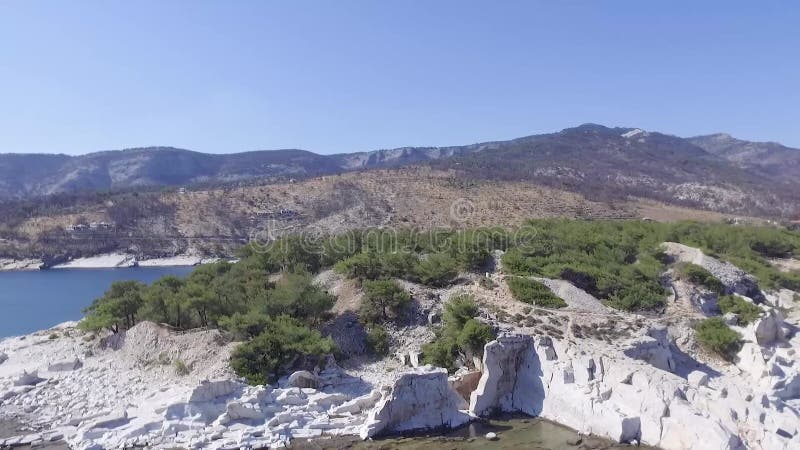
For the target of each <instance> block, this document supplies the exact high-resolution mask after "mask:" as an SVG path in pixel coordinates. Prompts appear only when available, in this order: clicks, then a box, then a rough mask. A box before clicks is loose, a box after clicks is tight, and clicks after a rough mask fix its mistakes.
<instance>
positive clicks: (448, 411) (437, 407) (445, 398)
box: [360, 366, 471, 439]
mask: <svg viewBox="0 0 800 450" xmlns="http://www.w3.org/2000/svg"><path fill="white" fill-rule="evenodd" d="M462 403H463V399H462V398H461V397H460V396H459V395H458V393H456V392H455V391H454V390H453V389H452V388H451V387H450V385H449V384H448V382H447V371H446V370H445V369H438V368H433V367H431V366H423V367H420V368H417V369H414V370H412V371H410V372H407V373H404V374H402V375H401V376H400V377H399V378H398V379H397V381H395V383H394V385H393V386H391V387H386V388H384V391H383V392H382V395H381V399H380V400H379V401H378V403H377V405H376V406H375V408H374V409H373V410H372V411H371V412H370V413H369V416H368V417H367V421H366V423H365V424H364V426H363V428H362V429H361V433H360V435H361V437H362V438H363V439H366V438H369V437H373V436H376V435H378V434H381V433H386V432H403V431H419V430H431V429H437V428H452V427H457V426H459V425H463V424H465V423H467V422H469V421H470V420H471V417H470V416H469V415H468V414H467V413H466V412H464V411H460V410H459V408H458V407H459V405H460V404H462Z"/></svg>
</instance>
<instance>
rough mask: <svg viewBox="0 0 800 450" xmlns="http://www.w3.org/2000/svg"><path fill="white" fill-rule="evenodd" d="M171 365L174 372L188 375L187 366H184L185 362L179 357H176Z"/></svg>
mask: <svg viewBox="0 0 800 450" xmlns="http://www.w3.org/2000/svg"><path fill="white" fill-rule="evenodd" d="M172 367H173V368H175V374H176V375H180V376H185V375H189V372H191V371H190V370H189V368H188V367H187V366H186V363H185V362H183V361H182V360H180V359H176V360H175V361H173V362H172Z"/></svg>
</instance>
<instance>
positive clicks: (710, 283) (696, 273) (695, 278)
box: [675, 263, 725, 294]
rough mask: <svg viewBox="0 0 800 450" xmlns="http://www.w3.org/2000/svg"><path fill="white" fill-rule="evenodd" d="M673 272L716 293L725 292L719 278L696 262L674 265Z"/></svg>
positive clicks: (682, 278)
mask: <svg viewBox="0 0 800 450" xmlns="http://www.w3.org/2000/svg"><path fill="white" fill-rule="evenodd" d="M675 273H676V274H677V276H678V278H679V279H681V280H685V281H688V282H690V283H694V284H698V285H700V286H703V287H705V288H706V289H708V290H710V291H712V292H716V293H717V294H722V293H723V292H725V285H723V284H722V282H721V281H719V278H717V277H715V276H714V275H713V274H712V273H711V272H709V271H708V270H706V269H704V268H702V267H700V266H698V265H697V264H692V263H682V264H678V265H677V266H676V267H675Z"/></svg>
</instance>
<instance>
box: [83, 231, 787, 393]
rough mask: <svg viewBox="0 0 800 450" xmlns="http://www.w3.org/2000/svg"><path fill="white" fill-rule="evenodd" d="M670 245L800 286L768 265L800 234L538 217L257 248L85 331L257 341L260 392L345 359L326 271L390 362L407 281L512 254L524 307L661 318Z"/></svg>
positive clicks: (121, 291) (248, 371) (450, 342)
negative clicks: (512, 223)
mask: <svg viewBox="0 0 800 450" xmlns="http://www.w3.org/2000/svg"><path fill="white" fill-rule="evenodd" d="M665 241H675V242H681V243H683V244H686V245H691V246H695V247H699V248H701V249H702V250H703V251H705V252H707V253H708V254H711V255H714V256H716V257H719V258H721V259H723V260H727V261H730V262H732V263H733V264H736V265H737V266H739V267H741V268H742V269H744V270H746V271H748V272H750V273H753V274H755V275H756V276H757V277H758V279H759V281H760V283H761V285H762V287H766V288H776V287H786V288H789V289H800V274H797V273H783V272H779V271H778V270H776V269H775V268H773V267H772V266H771V265H770V263H769V260H768V258H772V257H776V256H781V257H786V256H793V257H798V256H800V255H799V254H800V233H797V232H792V231H786V230H782V229H778V228H771V227H770V228H767V227H763V228H758V227H746V226H730V225H722V224H720V225H711V224H698V223H692V222H684V223H676V224H661V223H653V222H639V221H568V220H534V221H529V222H527V223H526V224H524V225H523V226H522V227H520V228H519V229H516V230H503V229H496V228H480V229H474V230H460V231H455V230H434V231H431V232H426V233H420V232H414V231H412V230H359V231H351V232H348V233H346V234H343V235H339V236H334V237H331V238H308V237H300V236H287V237H285V238H281V239H278V240H277V241H274V242H272V243H270V244H269V245H263V244H250V245H247V246H245V247H243V248H242V249H241V250H240V254H239V256H240V262H238V263H236V264H229V263H225V262H220V263H216V264H208V265H203V266H201V267H198V268H197V269H196V270H195V271H194V272H193V273H192V274H191V275H189V276H188V277H186V278H184V279H181V278H177V277H171V276H170V277H164V278H162V279H160V280H158V281H156V282H155V283H153V284H151V285H149V286H146V285H144V284H142V283H138V282H133V281H126V282H117V283H114V284H113V285H112V286H111V287H110V288H109V290H108V291H107V292H106V293H105V294H104V295H103V296H102V297H100V298H98V299H96V300H95V301H94V302H93V303H92V304H91V305H90V306H89V307H88V308H86V310H85V313H86V319H85V320H84V321H82V322H81V327H83V328H84V329H86V330H91V331H97V330H101V329H105V330H110V331H111V332H120V331H123V330H125V329H128V328H130V327H132V326H134V325H135V324H136V323H137V322H139V321H141V320H151V321H155V322H159V323H164V324H168V325H170V326H172V327H176V328H178V329H184V330H185V329H191V328H197V327H218V328H221V329H223V330H226V331H227V332H229V333H231V335H232V336H233V337H234V338H236V339H239V340H242V341H245V344H243V345H242V346H241V349H240V350H239V351H238V352H237V357H236V358H235V359H236V361H238V362H237V363H236V365H235V367H236V370H237V371H239V373H240V374H242V375H243V376H245V377H247V378H248V379H249V380H251V381H254V382H255V381H257V380H271V379H274V378H275V377H277V376H280V374H281V373H282V372H281V371H284V370H288V368H289V366H290V364H291V363H292V362H293V361H307V359H306V358H311V360H314V359H316V358H320V357H322V355H323V354H325V353H329V352H333V351H335V348H334V346H333V343H332V342H331V341H329V340H326V339H323V338H322V337H321V336H320V335H319V333H318V332H317V331H315V330H316V329H318V328H319V326H320V325H321V324H322V323H323V322H324V321H325V320H326V319H327V317H328V314H329V311H330V308H331V307H332V305H333V304H334V300H335V299H334V297H333V296H332V295H330V294H328V293H327V292H325V290H324V289H323V288H321V287H319V286H317V285H316V284H314V282H313V279H314V278H313V274H315V273H317V272H318V271H319V270H321V269H323V268H329V267H333V268H335V269H336V270H337V271H339V272H340V273H342V274H344V275H345V276H347V277H350V278H354V279H358V280H360V281H361V283H362V286H363V288H364V292H365V295H364V302H363V305H362V307H361V310H360V315H361V320H362V321H363V322H364V323H365V324H367V328H368V330H370V331H369V334H370V343H369V345H370V347H371V349H372V351H373V352H375V353H382V352H383V351H385V350H386V349H388V347H387V346H386V344H385V343H386V342H387V341H388V340H387V339H385V337H386V336H385V329H383V328H382V327H380V325H381V324H383V323H386V322H389V321H397V320H398V319H400V320H401V319H402V318H403V317H404V315H405V311H406V309H407V307H408V306H409V304H410V297H409V296H408V294H407V293H406V292H405V291H404V290H403V289H402V287H401V286H400V285H399V284H398V283H397V282H396V281H395V280H396V279H405V280H409V281H413V282H419V283H424V284H427V285H430V286H446V285H448V284H450V283H452V282H453V280H454V279H455V277H456V276H457V274H458V273H459V271H475V272H479V273H480V272H481V271H482V270H483V268H484V266H485V265H486V264H487V262H488V258H489V256H490V255H491V253H492V252H493V251H495V250H504V251H505V254H504V256H503V261H502V262H503V267H504V270H505V271H506V272H509V273H510V274H514V275H519V276H520V277H519V278H517V277H509V286H510V287H511V289H512V292H513V293H514V296H515V297H516V298H518V299H520V300H521V301H527V302H530V303H535V304H536V305H537V306H544V307H559V306H563V302H561V301H560V300H558V299H556V298H554V296H552V294H551V293H550V292H549V290H547V289H546V288H544V286H542V285H541V284H539V283H535V282H532V281H530V280H528V281H525V279H526V278H527V277H530V276H541V277H548V278H561V279H565V280H569V281H570V282H572V283H573V284H575V285H576V286H578V287H581V288H583V289H585V290H586V291H588V292H589V293H591V294H593V295H595V296H596V297H598V298H599V299H600V300H601V301H603V302H605V303H606V304H607V305H609V306H612V307H615V308H619V309H623V310H658V309H659V308H661V307H662V306H663V304H664V301H665V297H666V295H665V292H664V289H663V287H662V285H661V280H660V277H661V274H662V273H663V272H664V271H665V270H666V268H667V265H668V264H669V261H668V258H666V255H664V253H663V250H662V249H661V248H660V244H661V243H662V242H665ZM681 269H682V270H684V271H685V272H686V274H687V276H689V277H691V278H692V279H699V280H701V282H702V283H706V284H708V283H711V284H712V285H713V283H714V281H713V279H712V278H710V277H708V276H707V275H706V274H705V273H703V272H700V271H697V270H696V269H694V268H693V267H691V266H688V267H687V266H684V267H682V268H681ZM484 285H485V286H486V287H487V288H491V287H493V285H492V284H491V283H489V282H484ZM727 302H733V303H732V304H731V305H729V306H728V305H727ZM722 305H726V306H721V308H722V307H724V308H729V309H730V310H731V311H741V312H739V314H740V315H742V316H744V318H745V319H747V320H750V318H751V316H752V314H748V311H745V310H743V308H747V307H745V306H742V305H739V304H738V303H736V302H735V300H723V301H722ZM476 315H477V309H475V305H474V302H473V301H472V300H469V299H466V300H465V299H462V298H456V299H453V300H451V301H450V302H448V305H447V307H446V308H445V312H444V316H445V317H443V323H444V325H443V326H442V327H441V329H439V330H438V332H437V333H438V338H437V340H436V341H435V342H433V343H431V344H429V345H427V346H426V348H425V349H424V357H425V359H426V360H427V361H428V362H435V363H437V364H440V365H443V366H445V367H448V368H453V366H454V364H455V361H456V360H457V359H458V358H465V359H466V358H467V356H468V355H471V354H479V353H480V352H481V351H482V343H485V342H486V341H487V340H489V339H490V338H491V337H492V336H493V333H492V330H491V328H489V327H488V326H486V325H484V324H482V323H480V322H479V321H476V320H475V319H474V317H475V316H476ZM248 361H249V362H248Z"/></svg>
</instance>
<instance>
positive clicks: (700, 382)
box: [686, 370, 708, 388]
mask: <svg viewBox="0 0 800 450" xmlns="http://www.w3.org/2000/svg"><path fill="white" fill-rule="evenodd" d="M686 379H687V380H688V381H689V386H692V387H694V388H699V387H700V386H708V374H706V373H705V372H700V371H699V370H695V371H693V372H692V373H690V374H689V376H688V377H686Z"/></svg>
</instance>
